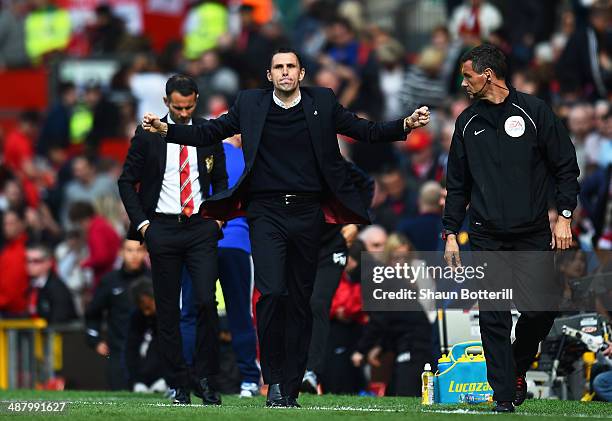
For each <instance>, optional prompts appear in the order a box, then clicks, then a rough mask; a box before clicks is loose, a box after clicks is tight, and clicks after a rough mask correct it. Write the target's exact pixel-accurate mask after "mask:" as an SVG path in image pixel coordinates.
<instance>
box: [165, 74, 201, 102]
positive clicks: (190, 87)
mask: <svg viewBox="0 0 612 421" xmlns="http://www.w3.org/2000/svg"><path fill="white" fill-rule="evenodd" d="M172 92H178V93H179V94H181V95H183V96H189V95H191V94H193V93H195V94H196V95H198V93H199V92H198V85H197V84H196V83H195V80H193V79H192V78H190V77H189V76H187V75H182V74H176V75H174V76H172V77H171V78H170V79H168V81H167V82H166V97H168V98H170V95H172Z"/></svg>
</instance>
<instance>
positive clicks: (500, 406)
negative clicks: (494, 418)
mask: <svg viewBox="0 0 612 421" xmlns="http://www.w3.org/2000/svg"><path fill="white" fill-rule="evenodd" d="M493 412H514V405H513V404H512V402H509V401H501V402H500V401H498V402H496V403H495V406H494V407H493Z"/></svg>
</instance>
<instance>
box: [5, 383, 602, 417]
mask: <svg viewBox="0 0 612 421" xmlns="http://www.w3.org/2000/svg"><path fill="white" fill-rule="evenodd" d="M192 398H193V399H192V402H194V404H193V405H191V406H185V407H175V406H171V405H169V403H168V401H167V400H165V399H163V398H162V397H160V396H158V395H141V394H135V393H128V392H122V393H119V392H82V391H78V392H77V391H64V392H47V391H44V392H41V391H33V390H9V391H1V392H0V402H1V409H0V418H6V419H28V420H34V421H35V420H42V419H51V420H60V419H70V420H73V419H74V420H88V421H89V420H91V421H96V420H99V421H117V420H147V421H148V420H171V421H183V420H185V421H187V420H189V421H196V420H207V421H217V420H228V421H230V420H231V421H235V420H256V421H268V420H270V421H272V420H274V421H281V420H293V421H297V420H300V421H301V420H324V421H335V420H365V419H372V420H384V421H400V420H401V421H407V420H419V421H421V420H422V421H455V420H457V421H470V420H476V419H478V420H484V419H487V418H488V419H490V417H495V419H498V420H521V421H531V420H533V421H535V420H539V421H547V420H551V421H553V420H554V421H556V420H562V421H568V420H582V421H584V420H591V419H612V404H609V403H603V402H572V401H553V400H537V401H536V400H528V401H527V402H525V403H524V404H523V405H522V406H520V407H519V408H518V409H517V412H516V413H514V414H493V413H491V412H490V408H491V407H490V406H487V405H434V406H432V407H428V408H424V407H422V406H421V405H420V401H419V400H418V399H415V398H370V397H355V396H332V395H326V396H312V395H301V396H300V399H299V402H300V404H301V405H302V408H301V409H270V408H265V407H264V404H265V399H264V398H263V397H258V398H254V399H240V398H238V397H236V396H223V405H222V406H220V407H208V406H207V407H205V406H202V405H199V404H198V402H199V400H198V399H197V398H195V397H194V396H192ZM39 400H46V401H48V400H60V401H64V402H68V404H67V410H66V411H65V412H64V413H59V414H53V415H48V414H47V415H44V414H42V413H37V414H35V413H19V414H17V413H9V412H8V411H7V407H8V403H9V402H24V401H28V402H31V401H39Z"/></svg>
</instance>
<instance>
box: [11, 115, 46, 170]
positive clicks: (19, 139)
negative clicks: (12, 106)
mask: <svg viewBox="0 0 612 421" xmlns="http://www.w3.org/2000/svg"><path fill="white" fill-rule="evenodd" d="M39 120H40V116H39V115H38V113H37V112H36V111H24V112H22V113H21V114H20V115H19V123H18V125H17V127H15V128H14V129H13V130H12V131H10V132H9V133H8V134H7V135H6V139H5V140H4V151H3V153H4V163H5V164H6V166H7V167H8V168H9V169H10V170H11V171H12V172H13V173H15V174H16V175H18V176H20V177H34V176H35V175H36V168H35V166H34V162H33V159H34V140H35V139H36V136H37V134H38V124H39Z"/></svg>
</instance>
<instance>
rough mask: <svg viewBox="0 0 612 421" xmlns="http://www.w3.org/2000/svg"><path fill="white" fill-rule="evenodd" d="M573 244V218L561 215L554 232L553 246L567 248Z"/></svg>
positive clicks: (553, 247) (561, 248)
mask: <svg viewBox="0 0 612 421" xmlns="http://www.w3.org/2000/svg"><path fill="white" fill-rule="evenodd" d="M571 245H572V220H571V219H570V218H564V217H562V216H559V219H558V220H557V224H556V225H555V232H553V236H552V243H551V248H552V249H553V250H554V249H555V248H557V249H558V250H566V249H568V248H570V247H571Z"/></svg>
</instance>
